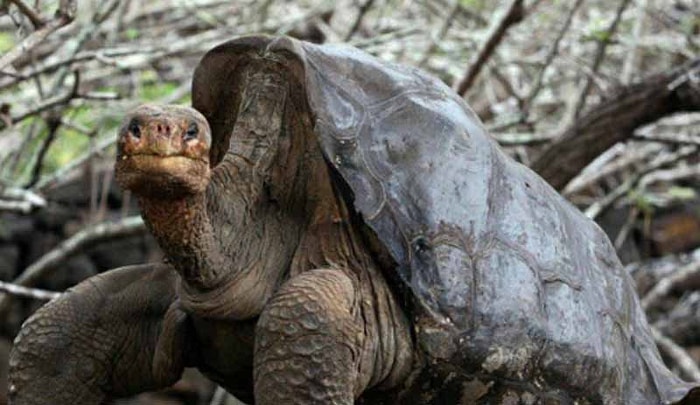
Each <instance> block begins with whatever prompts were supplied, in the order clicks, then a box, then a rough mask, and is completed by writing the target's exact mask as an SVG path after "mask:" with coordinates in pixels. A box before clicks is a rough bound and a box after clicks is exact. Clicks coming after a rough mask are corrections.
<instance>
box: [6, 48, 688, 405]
mask: <svg viewBox="0 0 700 405" xmlns="http://www.w3.org/2000/svg"><path fill="white" fill-rule="evenodd" d="M192 100H193V107H194V109H192V108H187V107H178V106H154V105H145V106H141V107H139V108H137V109H135V110H134V111H133V112H131V113H130V114H129V115H128V117H127V118H126V119H125V121H124V124H123V126H122V127H121V129H120V131H119V135H118V136H119V138H118V152H117V162H116V176H117V179H118V181H119V183H120V185H121V186H122V187H123V188H125V189H127V190H131V191H132V192H133V193H134V194H135V195H136V196H137V197H138V200H139V204H140V207H141V210H142V216H143V218H144V220H145V222H146V225H147V227H148V228H149V230H150V231H151V233H152V234H153V235H154V236H155V238H156V240H157V242H158V243H159V245H160V247H161V248H162V249H163V251H164V252H165V256H166V258H167V260H166V261H165V262H164V263H160V264H149V265H141V266H132V267H126V268H121V269H116V270H112V271H110V272H107V273H105V274H102V275H99V276H96V277H93V278H91V279H89V280H87V281H85V282H83V283H81V284H79V285H78V286H76V287H75V288H72V289H71V290H69V291H68V292H67V293H65V294H63V295H62V296H61V297H59V298H57V299H55V300H53V301H52V302H50V303H49V304H47V305H46V306H44V307H43V308H42V309H40V310H39V311H37V313H36V314H35V315H33V316H32V317H31V318H30V319H29V320H28V321H27V322H26V323H25V325H24V327H23V329H22V331H21V332H20V334H19V336H18V338H17V340H16V346H15V349H14V351H13V354H12V359H11V386H10V394H11V396H12V403H13V404H15V405H29V404H101V403H105V401H108V400H109V399H110V398H114V397H122V396H127V395H132V394H135V393H138V392H142V391H145V390H151V389H156V388H159V387H165V386H167V385H169V384H172V383H173V382H175V381H176V380H177V379H178V378H179V376H180V374H181V372H182V370H183V367H186V366H192V367H197V368H199V370H201V371H202V372H203V373H205V374H206V375H207V376H209V377H210V378H211V379H212V380H214V381H215V382H217V383H218V384H220V385H221V386H222V387H224V388H226V389H227V390H228V391H229V392H231V393H233V394H235V395H236V396H238V397H239V398H240V399H242V400H243V401H246V402H250V403H252V402H254V403H256V404H263V405H279V404H352V403H360V404H396V403H401V404H458V403H459V404H518V403H521V404H636V405H646V404H650V405H651V404H655V405H656V404H680V403H684V404H690V403H699V402H697V401H699V400H698V390H697V389H695V385H693V384H689V383H685V382H683V381H681V380H680V379H679V378H678V377H676V376H675V375H674V374H672V373H671V372H670V371H669V370H668V369H667V368H666V366H665V365H664V364H663V362H662V360H661V358H660V355H659V352H658V351H657V348H656V347H655V345H654V341H653V340H652V337H651V334H650V329H649V326H648V324H647V321H646V319H645V316H644V313H643V311H642V309H641V307H640V305H639V301H638V298H637V296H636V295H635V290H634V287H633V283H632V281H631V279H630V277H629V276H628V275H627V274H626V273H625V271H624V269H623V268H622V266H621V265H620V262H619V260H618V258H617V256H616V254H615V251H614V250H613V248H612V246H611V244H610V242H609V241H608V239H607V238H606V236H605V235H604V234H603V232H602V231H601V230H600V229H599V228H598V227H597V226H596V225H595V224H594V223H593V222H592V221H590V220H588V219H587V218H586V217H584V216H583V215H582V214H581V213H580V212H579V211H578V210H577V209H576V208H575V207H573V206H572V205H571V204H569V203H568V202H567V201H566V200H564V199H563V198H562V197H561V196H559V195H558V194H557V193H556V192H555V191H554V190H553V189H552V188H551V187H549V186H548V185H547V184H546V183H545V181H544V180H542V179H541V178H540V177H538V176H537V175H536V174H535V173H534V172H532V171H531V170H529V169H528V168H526V167H524V166H522V165H520V164H518V163H516V162H514V161H513V160H511V159H510V158H509V157H507V156H506V155H505V154H504V153H503V152H502V151H501V150H500V149H499V147H498V146H497V144H496V143H495V142H494V141H493V140H492V139H491V138H490V137H489V135H488V134H487V133H486V131H485V130H484V128H483V126H482V125H481V123H480V122H479V119H478V118H477V117H476V116H475V114H474V113H473V112H472V110H470V108H469V107H468V106H467V105H466V104H465V102H464V101H463V100H462V99H461V98H460V97H458V96H457V95H455V93H453V92H452V91H451V90H450V89H449V88H448V87H446V86H445V85H444V84H443V83H441V82H440V81H439V80H437V79H435V78H433V77H431V76H429V75H427V74H425V73H423V72H421V71H420V70H418V69H414V68H410V67H406V66H400V65H396V64H392V63H387V62H383V61H381V60H378V59H375V58H373V57H371V56H369V55H367V54H365V53H363V52H361V51H359V50H357V49H354V48H351V47H348V46H342V45H313V44H309V43H304V42H300V41H296V40H293V39H290V38H285V37H281V38H270V37H260V36H253V37H244V38H240V39H236V40H233V41H230V42H226V43H224V44H222V45H220V46H218V47H216V48H214V49H212V50H211V51H210V52H208V53H207V54H206V55H205V56H204V58H203V59H202V60H201V62H200V64H199V66H198V67H197V69H196V71H195V74H194V80H193V87H192ZM693 397H694V398H693Z"/></svg>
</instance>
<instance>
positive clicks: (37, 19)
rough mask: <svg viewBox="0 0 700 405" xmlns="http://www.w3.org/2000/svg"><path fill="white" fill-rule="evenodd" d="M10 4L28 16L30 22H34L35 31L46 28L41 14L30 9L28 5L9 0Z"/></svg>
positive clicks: (19, 1) (17, 0)
mask: <svg viewBox="0 0 700 405" xmlns="http://www.w3.org/2000/svg"><path fill="white" fill-rule="evenodd" d="M9 1H10V3H12V4H14V5H15V6H17V8H18V9H19V11H20V12H21V13H22V14H24V15H25V16H27V18H28V19H29V21H31V22H32V25H33V26H34V29H39V28H41V27H43V26H44V24H45V22H44V18H43V17H42V16H41V14H40V13H39V12H38V11H36V10H34V9H33V8H31V7H29V6H28V5H26V4H24V2H23V1H22V0H9Z"/></svg>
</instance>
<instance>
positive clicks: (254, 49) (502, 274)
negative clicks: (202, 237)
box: [192, 37, 698, 404]
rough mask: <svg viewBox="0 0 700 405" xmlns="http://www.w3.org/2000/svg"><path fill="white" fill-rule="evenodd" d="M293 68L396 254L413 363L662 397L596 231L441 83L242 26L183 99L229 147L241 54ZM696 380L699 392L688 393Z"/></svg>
mask: <svg viewBox="0 0 700 405" xmlns="http://www.w3.org/2000/svg"><path fill="white" fill-rule="evenodd" d="M260 60H268V61H269V60H272V61H278V62H279V66H280V69H290V70H292V71H294V72H295V73H294V74H295V75H296V77H297V78H298V80H299V83H300V88H302V89H303V93H304V94H303V97H304V98H305V100H306V102H307V103H308V107H309V108H310V112H311V117H312V119H313V123H314V132H315V134H316V136H317V137H318V142H319V144H320V145H321V148H322V150H323V153H324V155H325V158H326V160H327V162H328V164H329V165H331V166H332V168H333V169H334V171H335V172H336V173H338V174H339V175H340V176H337V177H338V179H339V181H343V182H344V183H345V185H344V187H347V188H348V189H349V190H351V191H352V195H349V196H348V199H349V200H350V201H348V202H349V204H350V205H351V206H353V207H354V208H355V210H356V211H357V212H358V213H359V214H360V215H361V217H362V218H363V220H364V222H365V223H366V225H367V226H368V227H369V228H370V229H371V230H372V231H373V232H374V233H375V234H376V237H377V238H378V240H379V241H381V243H382V244H383V245H384V248H385V249H386V250H387V251H388V252H389V254H390V255H391V257H392V258H393V260H394V262H395V269H394V271H395V275H396V276H398V277H391V276H390V277H388V279H389V280H396V281H395V282H396V283H400V284H401V286H400V287H401V288H402V289H403V290H405V291H407V294H408V296H409V297H410V299H409V301H410V305H407V308H406V310H407V312H409V315H410V316H411V319H412V322H413V326H414V330H415V336H416V341H417V346H418V348H419V351H420V352H421V354H422V356H423V358H424V361H425V364H428V365H436V364H449V365H451V366H454V367H455V368H457V369H459V370H462V371H463V372H465V373H467V374H469V373H472V374H475V375H477V374H478V375H483V374H487V375H490V376H494V377H495V378H498V379H503V380H508V381H515V382H522V383H523V384H527V385H529V386H532V387H535V388H536V389H537V390H539V392H545V393H546V392H554V393H556V392H560V393H564V394H565V396H566V397H567V398H571V399H572V400H578V401H580V403H606V404H659V403H665V404H674V403H680V402H679V401H682V400H683V399H684V398H686V400H689V399H688V398H687V396H688V394H689V392H690V391H691V390H692V388H693V385H691V384H689V383H685V382H683V381H681V380H680V379H679V378H678V377H676V376H675V375H674V374H672V373H671V372H670V371H669V370H668V369H667V368H666V366H665V365H664V363H663V362H662V360H661V358H660V355H659V352H658V350H657V348H656V345H655V344H654V341H653V339H652V336H651V332H650V328H649V326H648V324H647V321H646V318H645V315H644V312H643V311H642V309H641V307H640V304H639V300H638V297H637V295H636V293H635V290H634V286H633V282H632V280H631V278H630V277H629V275H628V274H627V273H626V272H625V270H624V269H623V267H622V265H621V264H620V261H619V259H618V258H617V255H616V253H615V251H614V249H613V247H612V246H611V243H610V241H609V240H608V238H607V237H606V235H605V234H604V233H603V232H602V231H601V230H600V228H599V227H598V226H597V225H596V224H595V223H594V222H593V221H591V220H589V219H588V218H586V217H585V216H584V215H583V214H582V213H581V212H580V211H579V210H577V209H576V208H575V207H573V206H572V205H571V204H570V203H569V202H567V201H566V200H565V199H564V198H562V197H561V196H560V195H559V194H558V193H557V192H556V191H555V190H554V189H552V188H551V187H550V186H549V185H548V184H547V183H546V182H545V181H544V180H543V179H542V178H540V177H539V176H538V175H537V174H535V173H534V172H533V171H531V170H530V169H528V168H527V167H525V166H523V165H521V164H519V163H517V162H515V161H513V160H512V159H511V158H509V157H508V156H507V155H506V154H504V153H503V152H502V151H501V150H500V149H499V146H498V145H497V144H496V142H495V141H494V140H493V139H492V138H491V137H490V136H489V135H488V133H487V132H486V130H485V129H484V127H483V125H482V124H481V123H480V121H479V119H478V117H477V116H476V115H475V113H474V112H473V111H472V110H471V109H470V108H469V107H468V106H467V104H466V103H465V102H464V101H463V100H462V98H461V97H459V96H458V95H456V94H455V93H454V92H453V91H452V90H451V89H450V88H448V87H447V86H445V85H444V84H443V83H442V82H441V81H440V80H438V79H436V78H434V77H432V76H430V75H428V74H426V73H424V72H422V71H421V70H418V69H415V68H412V67H407V66H402V65H398V64H393V63H389V62H385V61H381V60H379V59H376V58H374V57H372V56H370V55H368V54H366V53H364V52H362V51H360V50H358V49H355V48H352V47H349V46H344V45H315V44H310V43H306V42H301V41H297V40H294V39H290V38H285V37H282V38H271V37H244V38H240V39H236V40H233V41H230V42H226V43H224V44H222V45H220V46H218V47H216V48H214V49H212V50H211V51H209V52H208V53H207V54H206V55H205V56H204V58H203V59H202V61H201V62H200V64H199V66H198V68H197V70H196V72H195V75H194V80H193V89H192V97H193V106H194V108H196V109H198V110H199V111H200V112H202V113H203V114H204V116H205V117H206V118H207V119H208V120H209V122H210V124H211V126H212V131H213V147H212V161H213V162H217V161H218V160H220V159H221V156H222V155H223V153H224V152H225V150H226V148H227V144H228V136H230V128H231V126H232V124H233V122H235V117H236V112H237V111H238V108H239V107H238V105H239V104H240V103H242V102H244V101H245V100H240V95H239V94H237V93H236V88H237V84H236V81H237V80H238V81H240V80H244V78H243V79H241V78H240V77H239V76H237V75H236V71H237V69H238V68H239V67H240V66H243V65H247V64H250V63H257V62H256V61H260ZM695 391H696V392H697V391H698V390H695Z"/></svg>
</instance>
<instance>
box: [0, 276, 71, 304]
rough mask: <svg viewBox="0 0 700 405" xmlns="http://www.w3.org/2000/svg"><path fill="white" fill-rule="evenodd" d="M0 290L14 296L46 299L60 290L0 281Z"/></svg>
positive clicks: (50, 298)
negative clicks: (47, 289) (41, 288)
mask: <svg viewBox="0 0 700 405" xmlns="http://www.w3.org/2000/svg"><path fill="white" fill-rule="evenodd" d="M0 292H4V293H7V294H10V295H14V296H15V297H24V298H33V299H35V300H42V301H48V300H52V299H54V298H56V297H58V296H59V295H61V293H60V292H55V291H46V290H40V289H37V288H27V287H22V286H21V285H16V284H12V283H6V282H4V281H0Z"/></svg>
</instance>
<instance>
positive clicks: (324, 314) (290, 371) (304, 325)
mask: <svg viewBox="0 0 700 405" xmlns="http://www.w3.org/2000/svg"><path fill="white" fill-rule="evenodd" d="M354 300H355V287H354V286H353V283H352V281H351V280H350V278H348V277H347V276H346V275H344V274H343V273H342V272H341V271H337V270H331V269H324V270H311V271H308V272H305V273H302V274H300V275H298V276H296V277H294V278H292V279H291V280H290V281H288V282H287V283H286V284H285V285H283V286H282V288H281V289H280V290H279V291H278V292H277V294H276V295H275V296H274V297H273V298H272V300H271V301H270V303H269V304H268V305H267V306H266V307H265V309H264V310H263V313H262V315H261V316H260V320H259V322H258V325H257V330H256V340H255V355H254V362H255V363H254V379H255V401H256V402H255V403H256V404H259V405H279V404H352V403H353V401H354V399H355V396H356V395H357V394H358V393H357V392H356V391H357V390H358V389H362V388H364V387H357V385H358V375H359V371H358V366H359V357H360V353H359V352H360V348H359V343H358V341H359V339H360V336H361V334H362V331H363V329H362V328H361V325H359V323H358V321H357V320H356V317H354V316H353V312H352V311H353V308H355V306H356V303H355V302H354Z"/></svg>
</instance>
